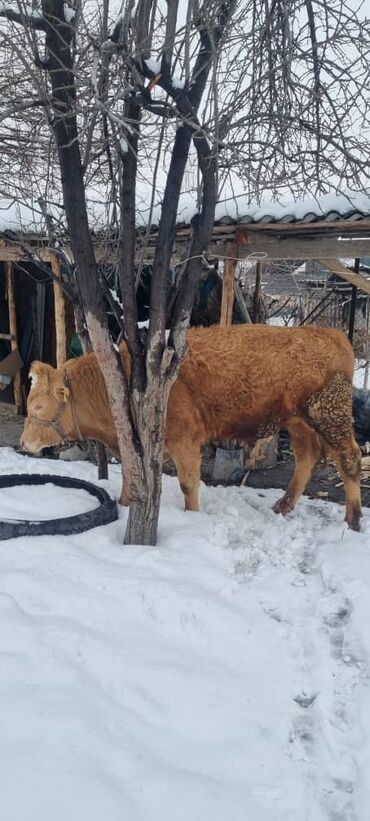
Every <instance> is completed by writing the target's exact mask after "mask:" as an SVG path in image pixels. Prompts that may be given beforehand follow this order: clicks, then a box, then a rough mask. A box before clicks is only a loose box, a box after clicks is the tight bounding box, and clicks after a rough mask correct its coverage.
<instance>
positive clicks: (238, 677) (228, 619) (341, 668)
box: [0, 448, 370, 821]
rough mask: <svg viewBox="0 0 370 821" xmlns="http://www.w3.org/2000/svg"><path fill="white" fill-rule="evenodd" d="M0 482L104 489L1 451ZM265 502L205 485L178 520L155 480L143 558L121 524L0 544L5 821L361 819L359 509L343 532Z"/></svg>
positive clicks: (174, 488)
mask: <svg viewBox="0 0 370 821" xmlns="http://www.w3.org/2000/svg"><path fill="white" fill-rule="evenodd" d="M0 471H1V472H2V473H15V472H17V473H18V472H48V473H50V472H53V473H58V474H59V473H63V474H65V475H77V476H80V477H82V478H89V479H93V480H96V473H95V468H94V467H93V466H91V465H88V464H86V463H78V464H67V463H61V462H57V461H53V462H48V461H47V460H41V459H31V458H27V457H22V456H20V455H17V454H15V453H14V452H13V451H11V450H10V449H6V448H4V449H2V450H0ZM111 475H112V478H111V480H110V481H109V482H108V483H104V484H105V485H106V486H107V487H108V488H110V489H111V490H114V491H117V490H118V486H119V474H118V469H117V468H115V469H111ZM3 493H4V492H3V491H0V506H1V510H0V514H1V515H6V512H7V511H6V510H4V507H6V506H9V508H10V506H11V511H12V515H16V508H17V505H21V497H20V494H19V490H14V491H13V492H12V493H11V492H10V491H7V493H6V495H3ZM28 493H29V491H28V490H27V489H25V490H24V498H25V499H26V501H27V504H28V506H29V503H30V501H31V497H29V496H28ZM39 493H40V494H41V496H40V498H41V501H42V506H43V508H44V510H45V511H47V510H50V511H51V512H52V513H55V511H56V509H57V505H59V507H58V510H59V511H60V509H61V507H63V505H61V497H60V496H58V494H59V493H60V491H59V490H58V489H57V488H55V489H54V491H52V490H50V488H49V489H48V495H47V496H46V494H45V496H44V495H43V491H42V490H40V489H39ZM277 495H278V491H275V490H274V491H272V490H271V491H263V492H261V491H257V490H253V489H250V488H235V487H233V488H206V487H203V488H202V493H201V500H202V512H201V513H198V514H197V513H184V512H183V511H182V498H181V493H180V490H179V487H178V484H177V481H176V480H175V479H171V478H169V477H165V478H164V494H163V502H162V511H161V519H160V530H159V542H158V546H157V547H155V548H144V547H123V546H122V533H123V528H124V521H123V519H124V517H125V514H123V518H122V519H121V520H120V521H119V522H117V523H114V524H111V525H109V526H107V527H104V528H97V529H95V530H93V531H89V532H87V533H86V534H82V535H80V536H74V537H53V538H50V537H42V538H40V537H32V538H28V539H27V538H22V539H17V540H12V541H4V542H1V543H0V613H1V622H0V623H1V629H0V693H1V698H0V795H1V817H2V818H4V821H50V819H53V821H67V819H68V821H85V819H86V821H102V819H104V820H105V819H106V821H123V819H125V821H126V820H127V821H368V819H369V814H370V779H369V773H370V686H369V683H370V682H369V675H370V630H369V623H370V596H369V591H370V545H369V535H370V512H369V511H365V515H364V519H363V529H362V533H361V534H354V533H351V532H350V531H348V530H347V529H346V527H345V526H344V524H343V508H341V507H339V506H338V505H334V504H330V503H328V502H324V501H310V500H309V499H307V498H305V499H303V500H302V501H301V502H300V503H299V505H298V508H297V510H296V512H295V513H293V514H291V515H290V516H289V517H288V518H287V519H286V520H284V519H283V518H282V517H281V516H279V517H277V516H275V515H274V513H273V512H272V511H271V505H272V503H273V501H274V500H275V499H276V497H277ZM63 498H66V499H67V497H63ZM79 501H80V502H81V504H83V505H84V504H85V501H84V499H83V498H79ZM36 502H37V503H36ZM67 504H68V509H69V504H70V500H68V499H67V501H66V505H67ZM34 505H35V507H34V509H35V511H36V508H37V509H38V508H39V506H40V504H39V500H35V499H34ZM7 509H8V508H7ZM20 510H21V507H20V508H19V511H20ZM73 512H75V504H74V509H73ZM65 513H67V510H66V511H65Z"/></svg>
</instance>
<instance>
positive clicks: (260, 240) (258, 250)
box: [207, 232, 370, 260]
mask: <svg viewBox="0 0 370 821" xmlns="http://www.w3.org/2000/svg"><path fill="white" fill-rule="evenodd" d="M207 254H208V256H210V257H218V258H219V259H223V258H224V257H225V256H226V255H227V251H226V248H225V245H224V244H222V243H220V244H218V243H212V244H211V245H210V246H209V248H208V251H207ZM254 255H256V256H257V255H258V257H259V259H266V260H267V259H319V258H322V259H323V258H325V259H326V258H327V257H328V258H333V257H339V256H341V257H344V258H346V257H348V258H351V257H353V258H355V257H360V258H361V257H369V256H370V238H369V239H366V238H365V239H353V238H351V239H350V238H349V239H343V240H339V239H338V237H330V236H325V237H318V236H315V237H309V238H306V239H304V238H297V237H295V236H292V237H290V236H281V237H275V236H270V235H269V234H266V233H262V232H260V233H258V232H254V233H253V232H251V233H250V234H249V235H248V245H241V246H240V247H239V259H240V260H243V259H247V258H249V257H250V258H253V256H254Z"/></svg>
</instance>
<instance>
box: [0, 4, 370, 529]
mask: <svg viewBox="0 0 370 821" xmlns="http://www.w3.org/2000/svg"><path fill="white" fill-rule="evenodd" d="M0 16H1V17H3V18H4V27H3V29H2V32H1V37H0V48H1V52H2V56H3V58H4V61H5V68H6V71H5V73H4V75H3V77H4V79H3V81H2V83H1V85H0V94H1V99H2V112H3V113H2V114H1V116H0V122H1V129H2V131H1V132H0V140H1V144H2V149H3V157H4V161H3V166H2V170H1V171H0V189H1V190H2V192H3V194H4V195H5V196H7V197H8V198H9V197H13V198H14V199H16V200H17V201H19V202H21V203H27V202H29V201H30V200H32V202H33V203H35V202H37V201H38V199H39V198H40V197H41V198H42V200H43V202H45V203H46V207H47V209H48V213H50V212H51V213H53V216H54V229H55V231H56V232H57V230H58V229H57V226H58V221H59V222H60V229H61V231H63V230H64V228H65V225H64V222H65V223H66V227H67V230H68V235H69V239H70V243H71V248H72V252H73V257H74V263H75V276H76V283H77V289H78V294H79V298H80V301H81V307H82V311H83V314H84V317H85V320H86V325H87V328H88V332H89V335H90V339H91V343H92V346H93V348H94V351H95V353H96V356H97V359H98V362H99V365H100V367H101V370H102V372H103V376H104V379H105V383H106V387H107V391H108V396H109V401H110V405H111V409H112V415H113V419H114V422H115V426H116V430H117V437H118V443H119V449H120V454H121V459H122V466H123V479H124V484H125V488H126V491H127V495H128V498H129V500H130V513H129V519H128V525H127V530H126V534H125V541H126V542H134V543H135V542H143V543H155V541H156V535H157V523H158V512H159V502H160V490H161V472H162V457H163V431H164V421H165V412H166V405H167V400H168V395H169V391H170V387H171V385H172V383H173V380H174V379H175V377H176V373H177V369H178V366H179V363H180V362H181V359H182V357H183V356H184V353H185V350H186V328H187V326H188V323H189V317H190V312H191V307H192V302H193V299H194V293H195V290H196V287H197V283H198V280H199V275H200V271H201V266H202V259H203V255H204V252H205V250H206V248H207V244H208V241H209V237H210V232H211V229H212V225H213V221H214V213H215V206H216V202H217V199H218V197H219V196H220V195H222V194H223V195H225V194H229V196H231V195H232V194H241V193H242V192H244V194H245V193H247V194H248V195H250V196H257V197H258V196H259V195H261V194H262V193H264V192H265V191H266V190H268V189H270V190H271V191H272V192H273V193H274V194H275V195H278V194H279V193H283V192H284V191H286V190H287V188H289V187H291V188H292V189H293V192H294V193H295V194H302V193H303V192H306V191H307V188H309V189H310V191H311V193H317V192H319V191H324V190H328V189H330V188H333V189H335V188H339V187H341V186H343V184H345V186H346V189H347V190H348V192H349V196H350V190H351V188H354V187H358V186H359V185H363V184H364V180H367V179H368V178H369V161H368V152H367V145H368V137H369V135H368V129H369V122H368V106H369V86H370V83H369V49H370V45H369V44H370V38H369V23H368V21H366V20H365V19H364V17H363V16H361V8H359V9H358V10H357V11H355V10H354V9H353V8H350V4H348V5H347V3H346V2H342V0H334V2H332V1H331V0H330V2H329V0H301V2H297V0H270V2H268V3H265V2H263V3H262V2H259V0H241V2H239V3H238V2H237V0H225V2H221V0H204V2H203V3H199V2H198V0H187V2H186V3H183V2H181V3H179V2H178V0H167V2H163V0H158V2H157V1H156V0H139V1H138V3H137V4H136V5H135V4H134V2H133V0H125V2H124V3H123V4H122V6H121V7H120V8H119V9H117V8H116V7H115V6H114V5H113V4H111V5H110V3H109V0H101V2H98V3H90V2H87V1H86V2H82V3H78V4H76V5H74V4H73V3H71V4H68V3H65V2H63V0H41V2H40V3H38V2H37V1H36V2H34V3H33V4H32V5H29V4H27V3H25V2H23V0H16V2H10V3H4V2H2V3H1V4H0ZM365 148H366V150H365ZM189 193H191V194H192V199H193V205H191V203H190V204H189V196H187V194H189ZM142 211H144V213H142ZM183 211H184V212H185V213H187V214H188V215H189V216H191V217H192V232H191V243H190V246H189V249H188V254H187V258H186V259H185V260H184V261H183V264H182V265H181V266H179V267H178V268H177V269H176V276H175V282H174V283H173V285H172V288H171V291H170V292H169V287H168V272H169V270H170V267H171V258H172V254H173V245H174V238H175V227H176V219H177V215H178V213H180V214H181V213H182V212H183ZM140 220H141V222H142V223H144V224H145V225H146V226H147V230H146V233H145V234H144V235H143V237H142V249H141V253H140V251H139V253H138V251H137V238H136V228H137V224H138V222H139V221H140ZM95 221H97V222H98V224H99V225H100V226H102V225H104V226H105V228H106V234H105V239H106V243H107V247H109V243H110V242H111V238H112V232H113V235H114V231H116V232H117V233H118V237H119V240H118V242H119V253H118V261H117V270H118V275H119V282H120V289H121V293H122V303H123V315H124V326H125V338H126V341H127V345H128V348H129V351H130V354H131V362H132V372H131V376H130V378H129V380H128V379H127V375H126V374H125V373H124V371H123V369H122V367H121V362H120V359H119V357H118V356H117V354H116V352H115V350H114V347H113V345H112V341H111V338H110V335H109V330H108V325H107V320H106V315H105V309H104V302H103V291H102V281H101V278H100V277H99V273H98V268H97V263H96V259H95V255H94V249H93V244H92V239H91V229H92V228H93V227H94V225H95ZM153 221H155V222H158V232H157V238H156V245H155V249H154V259H153V272H152V282H151V297H150V317H149V328H148V330H147V333H145V334H143V333H141V332H140V331H139V328H138V323H137V304H136V289H137V285H138V281H139V278H140V272H141V268H142V263H143V259H144V255H145V244H146V242H147V240H148V234H149V229H150V226H151V224H152V223H153ZM166 327H170V330H171V333H170V335H169V339H168V340H166V336H165V331H166Z"/></svg>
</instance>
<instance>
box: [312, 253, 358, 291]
mask: <svg viewBox="0 0 370 821" xmlns="http://www.w3.org/2000/svg"><path fill="white" fill-rule="evenodd" d="M317 261H318V262H319V263H320V265H323V266H324V268H327V269H328V271H330V272H331V273H332V274H337V275H338V276H339V277H340V279H344V280H345V281H346V282H349V283H350V285H353V286H354V287H355V288H358V289H359V290H360V291H362V292H363V293H365V294H370V279H366V277H364V275H363V274H360V273H356V272H355V271H350V269H349V268H346V266H345V265H343V263H342V262H340V261H339V259H318V260H317Z"/></svg>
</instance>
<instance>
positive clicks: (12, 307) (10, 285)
mask: <svg viewBox="0 0 370 821" xmlns="http://www.w3.org/2000/svg"><path fill="white" fill-rule="evenodd" d="M6 285H7V294H8V314H9V332H10V336H11V340H10V347H11V350H12V351H16V350H18V333H17V310H16V304H15V293H14V270H13V263H12V262H7V264H6ZM13 391H14V404H15V406H16V408H17V413H20V412H21V410H22V407H23V399H22V383H21V375H20V373H19V371H18V372H17V373H16V374H15V376H14V378H13Z"/></svg>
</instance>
